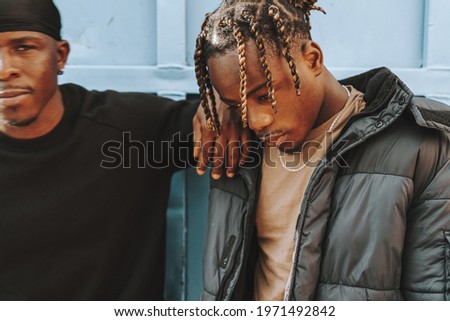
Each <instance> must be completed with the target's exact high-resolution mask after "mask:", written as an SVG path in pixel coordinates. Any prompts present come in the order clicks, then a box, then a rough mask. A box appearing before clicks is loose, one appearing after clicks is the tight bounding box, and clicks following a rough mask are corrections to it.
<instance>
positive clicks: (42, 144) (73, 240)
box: [0, 84, 196, 300]
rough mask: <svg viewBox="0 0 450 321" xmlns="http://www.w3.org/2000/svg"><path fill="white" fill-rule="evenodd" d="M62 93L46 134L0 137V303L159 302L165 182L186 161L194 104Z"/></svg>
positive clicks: (69, 88) (73, 90)
mask: <svg viewBox="0 0 450 321" xmlns="http://www.w3.org/2000/svg"><path fill="white" fill-rule="evenodd" d="M60 89H61V92H62V95H63V102H64V108H65V112H64V116H63V118H62V120H61V122H60V123H59V124H58V125H57V126H56V127H55V128H54V129H53V130H52V131H51V132H50V133H48V134H47V135H45V136H42V137H39V138H36V139H31V140H17V139H12V138H10V137H7V136H5V135H0V299H2V300H8V299H11V300H22V299H24V300H161V299H163V296H162V295H163V285H164V261H165V259H164V257H165V252H164V248H165V244H164V242H165V213H166V206H167V202H168V195H169V185H170V180H171V175H172V173H173V172H174V171H175V170H176V169H177V168H183V167H186V165H187V164H186V163H185V162H183V160H184V161H186V160H188V159H189V161H192V159H190V144H189V143H188V142H187V140H188V138H187V137H188V136H189V135H188V134H190V133H191V132H192V117H193V115H194V113H195V110H196V104H191V103H188V102H186V101H181V102H173V101H171V100H168V99H164V98H160V97H157V96H153V95H148V94H138V93H117V92H114V91H106V92H96V91H87V90H86V89H84V88H82V87H79V86H77V85H73V84H70V85H62V86H60ZM177 133H179V134H178V135H177ZM180 151H181V152H180Z"/></svg>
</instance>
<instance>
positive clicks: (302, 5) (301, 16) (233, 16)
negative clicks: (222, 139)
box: [195, 0, 325, 134]
mask: <svg viewBox="0 0 450 321" xmlns="http://www.w3.org/2000/svg"><path fill="white" fill-rule="evenodd" d="M316 2H317V0H223V1H222V3H221V5H220V6H219V8H217V9H216V10H215V11H214V12H213V13H212V14H207V15H206V17H205V20H204V22H203V24H202V31H201V33H200V35H199V36H198V38H197V46H196V51H195V72H196V77H197V83H198V85H199V90H200V99H201V101H202V106H203V108H204V110H205V115H206V118H207V122H208V126H209V127H210V128H213V129H214V130H216V132H217V134H220V122H219V119H218V116H217V108H216V102H215V100H214V95H213V90H212V84H211V81H210V78H209V73H208V70H207V63H206V61H207V59H208V58H210V57H212V56H215V55H216V56H217V55H222V54H225V53H226V52H228V51H229V50H233V49H234V50H237V53H238V55H239V74H240V86H239V88H240V89H239V90H240V93H239V94H240V97H241V103H240V110H241V117H242V123H243V126H244V127H245V126H247V74H246V57H245V55H246V48H245V43H246V42H247V41H248V40H249V39H254V40H255V43H256V46H257V48H258V55H259V59H260V62H261V65H262V67H263V70H264V74H265V76H266V78H267V83H266V85H267V90H268V97H269V100H270V102H271V105H272V108H273V110H274V111H275V112H276V111H277V102H276V99H275V90H274V88H273V80H272V73H271V72H270V69H269V66H268V64H267V52H266V51H267V47H269V48H270V49H272V51H273V52H274V53H277V54H281V55H283V56H284V58H285V59H286V61H287V63H288V65H289V69H290V71H291V76H292V80H293V82H294V86H295V89H296V94H297V95H300V93H301V92H300V88H301V82H300V77H299V75H298V72H297V67H296V65H295V63H294V59H293V57H292V55H291V43H292V41H294V40H298V39H302V40H305V39H311V34H310V30H311V24H310V14H311V11H313V10H317V11H321V12H323V13H325V11H324V10H323V9H322V8H320V7H318V6H316ZM208 97H209V100H210V102H211V106H210V104H209V102H208Z"/></svg>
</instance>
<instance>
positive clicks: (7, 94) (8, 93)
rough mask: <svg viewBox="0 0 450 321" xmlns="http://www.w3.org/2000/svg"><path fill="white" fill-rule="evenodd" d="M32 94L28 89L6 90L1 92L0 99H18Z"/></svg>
mask: <svg viewBox="0 0 450 321" xmlns="http://www.w3.org/2000/svg"><path fill="white" fill-rule="evenodd" d="M29 93H31V91H30V90H28V89H5V90H0V99H10V98H17V97H20V96H23V95H27V94H29Z"/></svg>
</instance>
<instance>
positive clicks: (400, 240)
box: [202, 68, 450, 300]
mask: <svg viewBox="0 0 450 321" xmlns="http://www.w3.org/2000/svg"><path fill="white" fill-rule="evenodd" d="M342 83H343V84H351V85H353V86H354V87H355V88H356V89H358V90H359V91H361V92H364V93H365V95H364V99H365V101H366V103H367V104H366V108H365V110H364V111H363V112H362V113H361V114H359V115H357V116H355V117H354V118H352V119H351V120H350V122H349V123H348V124H347V126H346V128H345V129H344V131H343V132H342V134H341V136H340V138H339V139H338V140H337V141H336V142H335V143H334V145H333V146H332V147H331V148H330V150H329V152H328V153H327V155H326V156H325V158H324V159H323V160H322V162H321V163H320V164H319V165H318V167H317V168H316V169H315V171H314V174H313V175H312V178H311V180H310V182H309V185H308V188H307V190H306V193H305V196H304V201H303V203H302V206H301V211H300V213H299V216H298V221H297V228H296V235H295V241H294V242H295V245H294V247H295V249H294V261H293V267H292V271H291V276H290V279H289V282H288V286H287V290H286V299H287V300H448V299H450V160H449V159H450V134H449V133H450V108H449V107H448V106H447V105H445V104H441V103H438V102H436V101H432V100H429V99H424V98H419V97H413V94H412V93H411V91H410V90H409V89H408V88H407V87H406V86H405V85H404V84H403V83H402V82H401V81H400V79H398V78H397V76H395V75H394V74H393V73H391V72H390V71H389V70H388V69H386V68H381V69H377V70H372V71H369V72H367V73H365V74H362V75H358V76H355V77H352V78H349V79H346V80H344V81H342ZM258 155H259V154H258ZM255 160H256V161H261V158H259V159H257V157H255ZM259 178H260V166H254V167H252V168H241V169H240V171H239V173H238V175H237V176H236V177H235V178H234V179H232V180H230V179H226V178H224V179H221V180H219V181H217V182H216V181H213V182H212V183H211V184H212V189H211V192H210V208H209V229H208V235H207V241H206V249H205V256H204V291H203V293H202V299H203V300H235V299H237V300H245V299H251V291H252V281H253V271H254V263H255V261H256V257H257V255H258V248H257V245H256V241H255V232H254V229H255V223H254V220H255V207H256V203H257V198H258V188H259Z"/></svg>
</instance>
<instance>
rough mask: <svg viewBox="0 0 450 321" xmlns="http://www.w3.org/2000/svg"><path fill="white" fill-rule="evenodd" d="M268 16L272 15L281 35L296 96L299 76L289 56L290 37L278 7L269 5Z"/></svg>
mask: <svg viewBox="0 0 450 321" xmlns="http://www.w3.org/2000/svg"><path fill="white" fill-rule="evenodd" d="M269 16H270V17H272V19H273V21H274V23H275V25H276V27H277V30H278V33H279V34H280V36H281V39H282V41H283V50H282V52H283V55H284V57H285V58H286V61H287V62H288V64H289V68H290V69H291V75H292V80H293V81H294V85H295V90H296V92H297V96H300V77H299V76H298V73H297V66H296V65H295V63H294V59H292V56H291V42H290V37H289V36H288V35H287V33H286V26H285V21H284V19H283V18H281V13H280V8H278V7H277V6H275V5H272V6H270V7H269Z"/></svg>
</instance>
